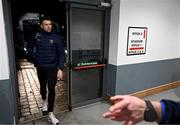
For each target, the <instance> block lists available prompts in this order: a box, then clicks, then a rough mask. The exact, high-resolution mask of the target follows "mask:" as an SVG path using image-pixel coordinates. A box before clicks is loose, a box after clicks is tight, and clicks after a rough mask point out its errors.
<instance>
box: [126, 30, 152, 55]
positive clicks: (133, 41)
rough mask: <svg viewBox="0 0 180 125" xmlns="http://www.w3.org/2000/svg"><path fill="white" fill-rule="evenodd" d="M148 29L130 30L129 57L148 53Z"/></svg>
mask: <svg viewBox="0 0 180 125" xmlns="http://www.w3.org/2000/svg"><path fill="white" fill-rule="evenodd" d="M147 31H148V28H147V27H129V28H128V47H127V55H138V54H145V53H146V41H147Z"/></svg>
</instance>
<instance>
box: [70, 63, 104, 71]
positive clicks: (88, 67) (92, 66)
mask: <svg viewBox="0 0 180 125" xmlns="http://www.w3.org/2000/svg"><path fill="white" fill-rule="evenodd" d="M105 66H106V64H96V65H89V66H77V67H74V68H73V69H74V70H76V71H79V70H84V69H94V68H104V67H105Z"/></svg>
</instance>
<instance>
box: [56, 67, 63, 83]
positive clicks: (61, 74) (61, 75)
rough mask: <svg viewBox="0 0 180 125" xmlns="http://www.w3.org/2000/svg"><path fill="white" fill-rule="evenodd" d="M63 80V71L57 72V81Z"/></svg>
mask: <svg viewBox="0 0 180 125" xmlns="http://www.w3.org/2000/svg"><path fill="white" fill-rule="evenodd" d="M62 78H63V71H62V70H61V69H59V70H58V72H57V80H61V79H62Z"/></svg>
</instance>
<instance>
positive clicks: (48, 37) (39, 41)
mask: <svg viewBox="0 0 180 125" xmlns="http://www.w3.org/2000/svg"><path fill="white" fill-rule="evenodd" d="M27 51H28V55H29V56H30V60H31V61H32V62H33V63H34V65H35V66H36V67H40V68H48V69H56V68H59V69H63V68H64V60H65V54H64V45H63V40H62V37H61V36H59V35H58V34H54V33H52V32H50V33H49V32H45V31H41V32H38V33H36V35H35V37H34V39H33V40H32V41H29V42H28V45H27Z"/></svg>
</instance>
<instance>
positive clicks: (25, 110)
mask: <svg viewBox="0 0 180 125" xmlns="http://www.w3.org/2000/svg"><path fill="white" fill-rule="evenodd" d="M21 68H22V70H21V71H19V72H18V81H19V89H20V110H21V117H20V124H25V125H40V124H42V125H50V124H51V123H49V122H48V121H47V116H43V115H42V112H41V108H42V100H41V96H40V93H39V81H38V79H37V75H36V74H37V73H36V69H35V68H34V67H33V65H32V64H30V63H27V62H22V63H21ZM56 93H57V94H56V95H57V96H56V100H55V109H54V111H55V114H56V116H57V118H58V119H59V120H60V125H122V124H123V123H119V122H115V121H111V120H109V119H104V118H103V117H102V113H103V112H105V111H107V109H108V108H109V106H110V105H109V104H108V103H106V102H104V101H100V102H97V103H94V104H91V105H87V106H84V107H80V108H76V109H73V111H71V112H68V111H67V84H66V83H65V82H64V81H60V82H57V86H56ZM162 98H165V99H173V100H178V101H180V87H179V88H176V89H172V90H168V91H165V92H162V93H159V94H155V95H152V96H148V97H146V99H150V100H160V99H162ZM139 125H156V123H146V122H142V123H139Z"/></svg>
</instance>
